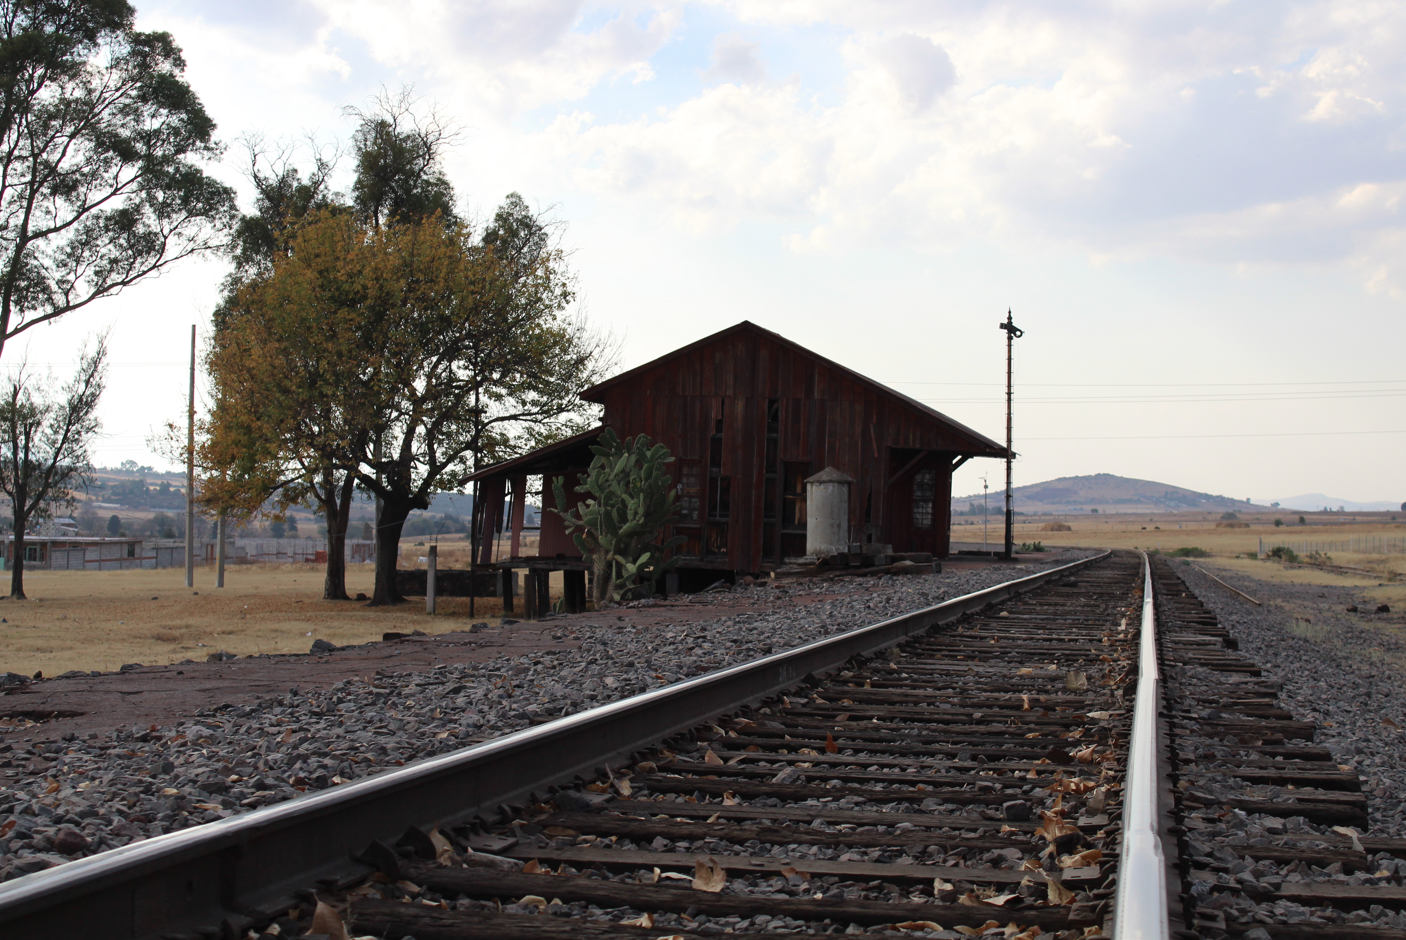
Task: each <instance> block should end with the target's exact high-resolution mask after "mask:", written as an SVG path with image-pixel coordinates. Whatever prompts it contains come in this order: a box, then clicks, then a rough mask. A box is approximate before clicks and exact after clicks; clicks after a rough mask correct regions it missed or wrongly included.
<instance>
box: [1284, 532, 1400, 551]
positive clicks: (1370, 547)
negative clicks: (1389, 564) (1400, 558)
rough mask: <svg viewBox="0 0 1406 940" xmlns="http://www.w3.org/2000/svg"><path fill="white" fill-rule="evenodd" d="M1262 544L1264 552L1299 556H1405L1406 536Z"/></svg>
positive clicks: (1358, 537)
mask: <svg viewBox="0 0 1406 940" xmlns="http://www.w3.org/2000/svg"><path fill="white" fill-rule="evenodd" d="M1263 542H1264V551H1271V550H1273V549H1276V548H1287V549H1289V550H1290V551H1293V552H1297V553H1299V554H1300V555H1307V554H1309V553H1310V552H1325V553H1331V552H1341V553H1343V554H1359V555H1403V554H1406V536H1392V535H1354V536H1352V537H1350V538H1347V539H1335V540H1331V541H1330V540H1326V539H1324V540H1320V539H1307V540H1302V541H1290V540H1288V539H1264V540H1263Z"/></svg>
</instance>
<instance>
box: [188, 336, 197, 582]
mask: <svg viewBox="0 0 1406 940" xmlns="http://www.w3.org/2000/svg"><path fill="white" fill-rule="evenodd" d="M186 587H195V324H194V323H192V324H191V325H190V400H189V402H187V408H186Z"/></svg>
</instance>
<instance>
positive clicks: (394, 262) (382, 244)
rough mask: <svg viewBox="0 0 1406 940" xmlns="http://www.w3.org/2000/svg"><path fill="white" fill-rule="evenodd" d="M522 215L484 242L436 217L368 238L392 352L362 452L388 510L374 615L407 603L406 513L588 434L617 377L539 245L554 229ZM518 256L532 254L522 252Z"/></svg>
mask: <svg viewBox="0 0 1406 940" xmlns="http://www.w3.org/2000/svg"><path fill="white" fill-rule="evenodd" d="M524 213H526V205H525V203H523V201H522V199H521V197H519V196H517V195H516V194H513V195H512V196H510V197H509V198H508V201H507V202H506V203H505V205H504V208H502V209H500V210H499V212H498V214H497V215H496V216H495V218H494V223H493V224H492V225H490V226H489V227H488V228H487V230H486V231H485V232H484V234H483V236H482V237H481V238H480V239H475V238H474V233H473V232H472V230H470V229H468V228H467V227H466V226H463V225H455V226H450V227H447V228H446V227H445V226H444V225H442V224H440V222H439V220H438V218H437V217H432V218H431V219H429V220H427V221H425V222H423V223H418V224H402V225H396V226H393V227H389V228H385V229H383V230H382V231H381V232H380V233H378V234H377V235H376V236H375V237H374V239H373V240H372V244H373V245H374V246H375V251H374V252H373V256H372V257H373V259H374V261H375V262H376V265H377V267H376V271H377V273H376V275H375V276H374V277H373V278H371V282H372V283H373V284H375V285H376V288H377V291H378V293H377V295H376V299H375V302H374V303H373V305H372V306H373V308H374V309H375V311H376V313H375V315H376V316H378V317H382V318H384V319H383V321H382V325H381V328H380V329H379V330H378V331H377V332H378V335H380V336H381V337H382V339H383V343H384V345H382V346H381V350H380V355H379V357H378V358H376V360H375V361H376V362H377V364H378V366H379V367H380V371H379V373H378V375H377V381H376V383H375V384H376V387H378V388H380V389H381V390H382V391H381V393H380V403H379V404H378V406H377V410H378V414H379V418H378V422H377V424H376V426H375V427H374V428H373V434H372V436H371V438H370V442H374V441H377V440H379V441H381V442H382V445H383V446H382V448H381V449H380V451H379V452H377V451H375V450H371V449H363V450H362V452H361V453H360V454H359V463H360V465H361V467H362V468H363V469H362V470H361V471H360V473H359V474H358V483H359V484H360V485H361V486H362V487H363V488H365V489H367V490H369V491H370V492H372V493H373V494H375V495H376V496H377V497H379V498H380V499H381V501H382V511H381V516H380V521H379V531H378V535H379V539H378V543H377V556H376V587H375V594H374V595H373V598H372V602H373V603H374V604H386V603H392V602H395V601H398V600H400V599H401V598H400V595H399V592H398V591H397V590H396V587H395V566H396V557H397V551H398V547H399V540H400V533H401V529H402V527H403V526H404V523H405V520H406V518H407V517H408V516H409V514H410V512H412V511H413V510H416V509H428V508H429V505H430V500H431V498H432V496H433V495H434V493H435V491H436V490H438V489H446V488H456V487H457V485H459V481H460V480H462V479H463V478H464V477H465V476H467V475H468V473H469V472H471V471H472V470H473V469H475V467H476V466H477V464H478V462H479V461H481V460H483V459H489V460H496V459H501V458H502V457H506V456H510V455H511V454H512V453H514V452H515V451H516V450H519V449H522V448H523V447H524V445H528V446H530V445H531V444H532V443H534V442H535V441H538V440H542V439H544V438H547V437H548V436H549V435H551V434H552V433H553V432H554V431H555V432H557V433H562V432H563V431H565V432H568V433H569V432H570V431H572V430H576V429H577V428H579V427H580V426H581V425H582V424H584V423H585V419H584V415H583V405H582V402H581V400H580V393H581V392H582V391H583V390H584V389H585V388H587V387H588V386H590V385H592V384H594V383H595V382H597V381H599V380H600V379H601V378H602V377H603V373H604V370H605V369H606V368H608V367H609V364H610V363H609V361H608V360H609V358H610V353H611V348H610V345H609V342H608V341H607V340H605V339H603V338H602V337H600V336H598V335H597V334H595V333H594V332H593V331H591V330H590V329H589V328H588V327H587V326H586V324H585V322H584V321H583V320H582V319H581V318H579V317H576V316H572V315H571V314H570V313H569V312H568V310H569V308H570V305H571V303H572V301H573V300H574V297H575V293H574V282H573V278H572V275H571V273H570V271H569V269H568V268H567V265H566V259H565V256H564V255H563V253H562V252H561V251H559V250H556V249H553V248H551V246H550V240H549V239H537V238H536V237H535V235H533V234H532V233H534V232H537V231H540V230H541V229H543V228H544V226H543V224H542V222H541V220H540V219H535V218H534V217H531V216H530V214H524ZM508 222H512V223H513V224H514V225H515V226H516V227H517V228H516V231H517V233H518V237H517V238H515V239H510V238H509V237H508V228H507V223H508ZM533 244H536V245H537V247H536V248H535V249H534V248H532V247H531V245H533ZM514 245H516V246H518V247H522V246H524V245H525V246H527V247H523V250H521V251H519V252H517V253H516V254H515V253H514V251H513V250H512V249H513V246H514ZM368 443H369V442H368ZM446 484H448V485H446Z"/></svg>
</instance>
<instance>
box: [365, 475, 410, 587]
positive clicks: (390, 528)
mask: <svg viewBox="0 0 1406 940" xmlns="http://www.w3.org/2000/svg"><path fill="white" fill-rule="evenodd" d="M409 515H410V504H409V503H408V502H406V503H401V502H399V501H396V502H392V501H390V500H387V501H386V502H384V503H383V504H382V506H381V523H380V527H379V529H378V531H379V533H380V540H379V541H377V543H376V590H375V593H374V594H372V596H371V603H370V604H368V605H367V606H368V607H381V606H384V605H387V604H399V603H400V602H401V601H403V600H405V598H404V597H402V596H401V594H400V591H399V590H398V589H397V588H396V585H395V568H396V562H397V561H398V560H399V550H400V530H401V529H402V528H404V527H405V520H406V518H407V517H408V516H409Z"/></svg>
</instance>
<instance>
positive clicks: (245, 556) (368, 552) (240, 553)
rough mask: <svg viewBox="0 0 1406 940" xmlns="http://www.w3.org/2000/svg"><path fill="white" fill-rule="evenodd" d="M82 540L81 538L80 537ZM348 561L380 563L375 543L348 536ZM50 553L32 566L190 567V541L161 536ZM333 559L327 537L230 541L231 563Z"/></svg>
mask: <svg viewBox="0 0 1406 940" xmlns="http://www.w3.org/2000/svg"><path fill="white" fill-rule="evenodd" d="M74 541H76V540H74ZM218 547H219V545H218V543H217V542H216V541H215V540H213V539H199V540H197V541H196V543H195V563H196V564H197V565H201V566H203V565H213V564H214V563H215V553H216V550H217V549H218ZM345 547H346V559H347V563H348V564H360V563H364V562H372V561H375V543H374V542H371V541H366V540H363V539H347V541H346V546H345ZM44 554H45V556H46V557H44V558H42V559H40V558H37V557H35V558H31V559H30V560H27V561H26V562H25V565H26V567H28V568H30V569H31V570H33V569H45V568H47V569H49V570H51V571H78V570H82V571H122V570H126V569H129V568H147V569H150V568H184V567H185V563H186V546H185V542H183V541H181V540H180V539H161V540H154V541H149V542H140V541H133V540H128V541H123V542H104V541H102V540H99V539H93V540H92V541H91V542H89V543H88V544H85V545H75V544H72V542H70V544H68V545H66V546H63V547H60V546H58V545H55V546H53V547H50V548H48V550H47V552H45V553H44ZM326 560H327V540H326V539H229V540H228V541H226V542H225V563H226V564H229V565H255V564H293V563H297V562H314V563H318V564H321V563H322V562H325V561H326Z"/></svg>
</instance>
